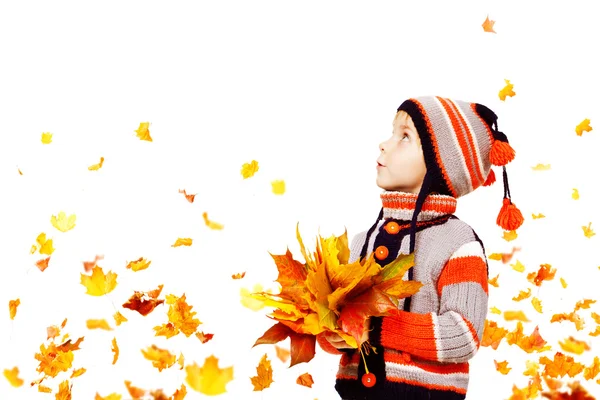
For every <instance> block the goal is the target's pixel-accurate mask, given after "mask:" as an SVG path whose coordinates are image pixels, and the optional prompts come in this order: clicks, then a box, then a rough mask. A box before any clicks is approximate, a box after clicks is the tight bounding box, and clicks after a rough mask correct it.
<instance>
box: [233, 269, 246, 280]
mask: <svg viewBox="0 0 600 400" xmlns="http://www.w3.org/2000/svg"><path fill="white" fill-rule="evenodd" d="M244 276H246V271H244V272H242V273H237V274H233V275H231V279H242V278H243V277H244Z"/></svg>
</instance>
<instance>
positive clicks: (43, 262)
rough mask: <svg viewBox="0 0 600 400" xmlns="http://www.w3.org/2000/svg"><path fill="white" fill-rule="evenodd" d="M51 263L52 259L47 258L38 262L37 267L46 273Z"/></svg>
mask: <svg viewBox="0 0 600 400" xmlns="http://www.w3.org/2000/svg"><path fill="white" fill-rule="evenodd" d="M49 262H50V257H47V258H44V259H42V260H38V261H36V262H35V266H36V267H38V268H39V270H40V271H42V272H44V271H45V270H46V268H48V263H49Z"/></svg>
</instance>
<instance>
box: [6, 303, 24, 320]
mask: <svg viewBox="0 0 600 400" xmlns="http://www.w3.org/2000/svg"><path fill="white" fill-rule="evenodd" d="M20 304H21V299H16V300H9V301H8V310H9V312H10V319H15V316H16V315H17V307H19V305H20Z"/></svg>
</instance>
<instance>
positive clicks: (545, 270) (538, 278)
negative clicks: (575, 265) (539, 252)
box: [527, 264, 556, 286]
mask: <svg viewBox="0 0 600 400" xmlns="http://www.w3.org/2000/svg"><path fill="white" fill-rule="evenodd" d="M554 275H556V268H552V266H551V265H550V264H541V265H540V268H539V269H538V270H537V272H531V273H529V274H527V280H528V281H529V282H531V283H533V284H534V285H535V286H541V285H542V282H543V281H551V280H552V279H554Z"/></svg>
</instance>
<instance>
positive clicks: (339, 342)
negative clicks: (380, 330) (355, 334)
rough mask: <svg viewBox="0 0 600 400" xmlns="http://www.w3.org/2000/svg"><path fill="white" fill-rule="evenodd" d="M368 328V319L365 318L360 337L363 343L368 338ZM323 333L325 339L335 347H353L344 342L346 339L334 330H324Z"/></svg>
mask: <svg viewBox="0 0 600 400" xmlns="http://www.w3.org/2000/svg"><path fill="white" fill-rule="evenodd" d="M369 328H370V319H369V318H367V320H366V321H365V325H364V329H363V335H362V337H361V343H364V342H366V341H367V340H369ZM323 335H324V336H325V339H327V341H328V342H329V343H330V344H331V345H332V346H333V347H335V348H336V349H352V348H353V347H352V346H350V345H349V344H348V343H346V341H345V340H344V339H343V338H342V337H341V336H340V335H338V334H337V333H335V332H331V331H325V332H323Z"/></svg>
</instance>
